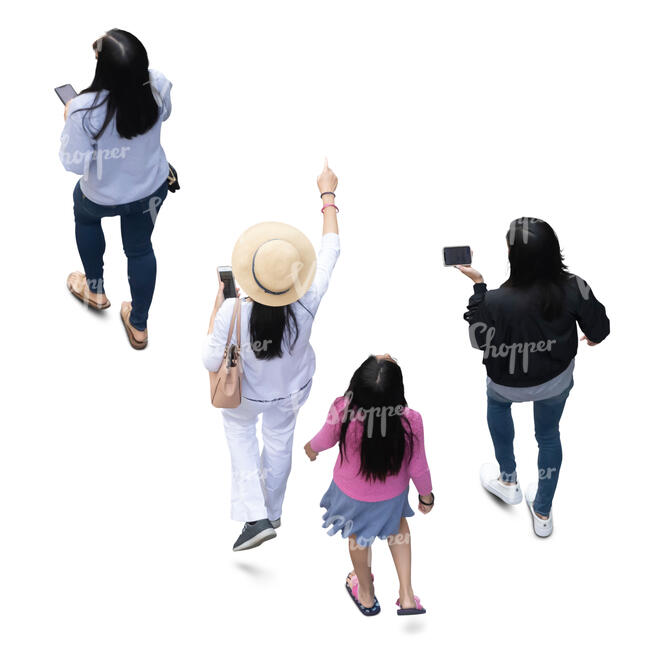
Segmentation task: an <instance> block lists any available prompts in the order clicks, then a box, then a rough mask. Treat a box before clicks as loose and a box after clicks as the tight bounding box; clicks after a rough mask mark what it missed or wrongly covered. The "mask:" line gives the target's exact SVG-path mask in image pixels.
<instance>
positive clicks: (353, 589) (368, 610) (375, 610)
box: [345, 574, 381, 616]
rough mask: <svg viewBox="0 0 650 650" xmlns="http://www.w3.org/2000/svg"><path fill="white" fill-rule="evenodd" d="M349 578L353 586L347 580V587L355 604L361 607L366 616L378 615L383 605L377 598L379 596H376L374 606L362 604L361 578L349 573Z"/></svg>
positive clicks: (360, 609)
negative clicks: (380, 604) (360, 597)
mask: <svg viewBox="0 0 650 650" xmlns="http://www.w3.org/2000/svg"><path fill="white" fill-rule="evenodd" d="M348 578H349V579H350V582H351V583H352V586H350V585H349V584H348V582H347V580H346V581H345V589H346V590H347V592H348V594H350V598H352V600H353V601H354V604H355V605H356V606H357V607H358V608H359V611H360V612H361V613H362V614H363V615H364V616H376V615H377V614H379V612H380V611H381V607H380V606H379V601H378V600H377V596H375V602H374V603H373V605H372V607H365V606H364V605H362V604H361V601H360V600H359V580H358V578H357V576H356V575H352V574H348ZM373 578H374V576H373Z"/></svg>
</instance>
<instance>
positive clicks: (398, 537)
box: [305, 354, 434, 616]
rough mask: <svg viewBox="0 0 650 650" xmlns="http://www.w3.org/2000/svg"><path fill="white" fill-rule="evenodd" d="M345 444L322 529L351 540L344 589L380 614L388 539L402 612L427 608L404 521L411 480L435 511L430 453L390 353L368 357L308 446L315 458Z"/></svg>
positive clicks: (367, 611)
mask: <svg viewBox="0 0 650 650" xmlns="http://www.w3.org/2000/svg"><path fill="white" fill-rule="evenodd" d="M337 442H338V443H339V457H338V460H337V462H336V465H335V467H334V480H333V481H332V483H331V485H330V487H329V489H328V490H327V492H326V493H325V495H324V496H323V499H322V501H321V507H323V508H325V509H326V512H325V514H324V515H323V519H324V521H325V523H324V524H323V528H327V527H328V526H332V528H331V530H330V531H328V532H329V534H330V535H334V534H336V533H337V532H338V531H341V535H342V536H343V537H347V538H349V548H350V558H351V560H352V566H353V567H354V571H353V572H352V573H350V574H349V575H348V577H347V582H346V589H347V591H348V593H349V594H350V597H351V598H352V600H353V601H354V602H355V604H356V605H357V607H358V608H359V610H360V611H361V613H362V614H364V615H365V616H374V615H376V614H379V611H380V607H379V602H378V601H377V598H376V596H375V589H374V577H373V575H372V573H371V568H370V565H371V556H370V547H371V545H372V543H373V541H374V539H375V537H380V538H381V539H386V540H388V546H389V548H390V551H391V554H392V556H393V561H394V562H395V568H396V569H397V576H398V578H399V584H400V587H399V598H398V600H397V603H396V604H397V607H398V610H397V613H398V614H399V615H401V616H402V615H410V614H424V613H425V612H426V610H425V609H424V607H422V605H421V604H420V600H419V599H418V598H417V597H416V596H414V595H413V588H412V587H411V542H410V531H409V526H408V523H407V521H406V517H412V516H413V510H411V508H410V506H409V503H408V490H409V479H412V480H413V483H414V484H415V487H416V488H417V490H418V492H419V495H420V496H419V500H420V505H419V509H420V512H422V513H424V514H427V513H428V512H431V509H432V508H433V501H434V499H433V493H432V491H431V476H430V475H429V466H428V465H427V458H426V454H425V451H424V432H423V427H422V417H421V416H420V414H419V413H418V412H417V411H414V410H412V409H410V408H408V407H407V406H406V399H405V398H404V382H403V380H402V371H401V369H400V367H399V366H398V365H397V362H396V361H395V359H393V358H392V357H391V356H390V355H389V354H384V355H381V356H376V357H375V356H370V357H368V359H366V360H365V361H364V362H363V363H362V364H361V366H359V368H357V370H356V372H355V373H354V375H353V376H352V380H351V381H350V386H349V388H348V390H347V392H346V394H345V396H343V397H338V398H337V399H336V400H334V404H332V406H331V408H330V411H329V415H328V419H327V422H326V423H325V426H324V427H323V428H322V429H321V430H320V432H319V433H318V434H317V435H316V437H315V438H313V439H312V440H311V441H310V442H308V443H307V444H306V445H305V452H306V454H307V456H309V459H310V460H312V461H313V460H316V457H317V456H318V454H319V452H321V451H324V450H325V449H329V448H330V447H333V446H334V445H335V444H336V443H337Z"/></svg>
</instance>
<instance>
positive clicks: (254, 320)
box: [248, 302, 300, 359]
mask: <svg viewBox="0 0 650 650" xmlns="http://www.w3.org/2000/svg"><path fill="white" fill-rule="evenodd" d="M248 330H249V334H250V342H251V347H252V349H253V353H254V354H255V356H256V357H257V358H258V359H274V358H275V357H281V356H282V354H283V352H282V343H283V341H285V340H286V342H287V344H288V347H289V352H293V348H294V346H295V344H296V341H297V340H298V335H299V334H300V329H299V328H298V321H297V320H296V315H295V314H294V313H293V307H292V306H291V305H286V306H285V307H269V306H268V305H262V304H261V303H259V302H253V309H252V311H251V317H250V321H249V324H248ZM292 334H293V339H292Z"/></svg>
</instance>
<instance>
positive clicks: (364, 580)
mask: <svg viewBox="0 0 650 650" xmlns="http://www.w3.org/2000/svg"><path fill="white" fill-rule="evenodd" d="M348 547H349V549H350V559H351V560H352V566H353V567H354V573H355V574H356V576H357V580H358V581H359V602H360V603H361V604H362V605H363V606H364V607H372V606H373V605H374V604H375V587H374V585H373V583H372V577H371V574H372V569H371V563H372V552H371V547H370V546H359V545H358V544H357V538H356V536H355V535H350V537H349V538H348ZM348 584H349V578H348Z"/></svg>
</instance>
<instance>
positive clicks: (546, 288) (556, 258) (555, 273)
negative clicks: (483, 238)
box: [501, 217, 570, 320]
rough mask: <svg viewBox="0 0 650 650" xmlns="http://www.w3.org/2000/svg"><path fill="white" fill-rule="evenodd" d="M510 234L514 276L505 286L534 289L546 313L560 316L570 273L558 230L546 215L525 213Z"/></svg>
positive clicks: (553, 316) (544, 314) (543, 315)
mask: <svg viewBox="0 0 650 650" xmlns="http://www.w3.org/2000/svg"><path fill="white" fill-rule="evenodd" d="M506 237H507V240H508V259H509V260H510V277H509V278H508V279H507V280H506V281H505V282H504V283H503V285H501V286H503V287H513V288H518V289H533V291H534V296H535V298H536V300H537V302H538V303H539V307H540V308H541V311H542V317H543V318H544V319H545V320H553V319H554V318H557V317H558V316H559V315H560V313H561V311H562V307H563V304H564V285H565V283H566V281H567V279H568V278H569V277H570V276H569V273H568V271H567V266H566V264H565V263H564V257H563V256H562V251H561V249H560V242H559V241H558V238H557V235H556V234H555V231H554V230H553V228H551V226H550V225H549V224H548V223H546V221H543V220H542V219H528V218H526V217H524V218H523V219H515V220H514V221H513V222H512V223H511V224H510V229H509V230H508V234H507V235H506Z"/></svg>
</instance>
